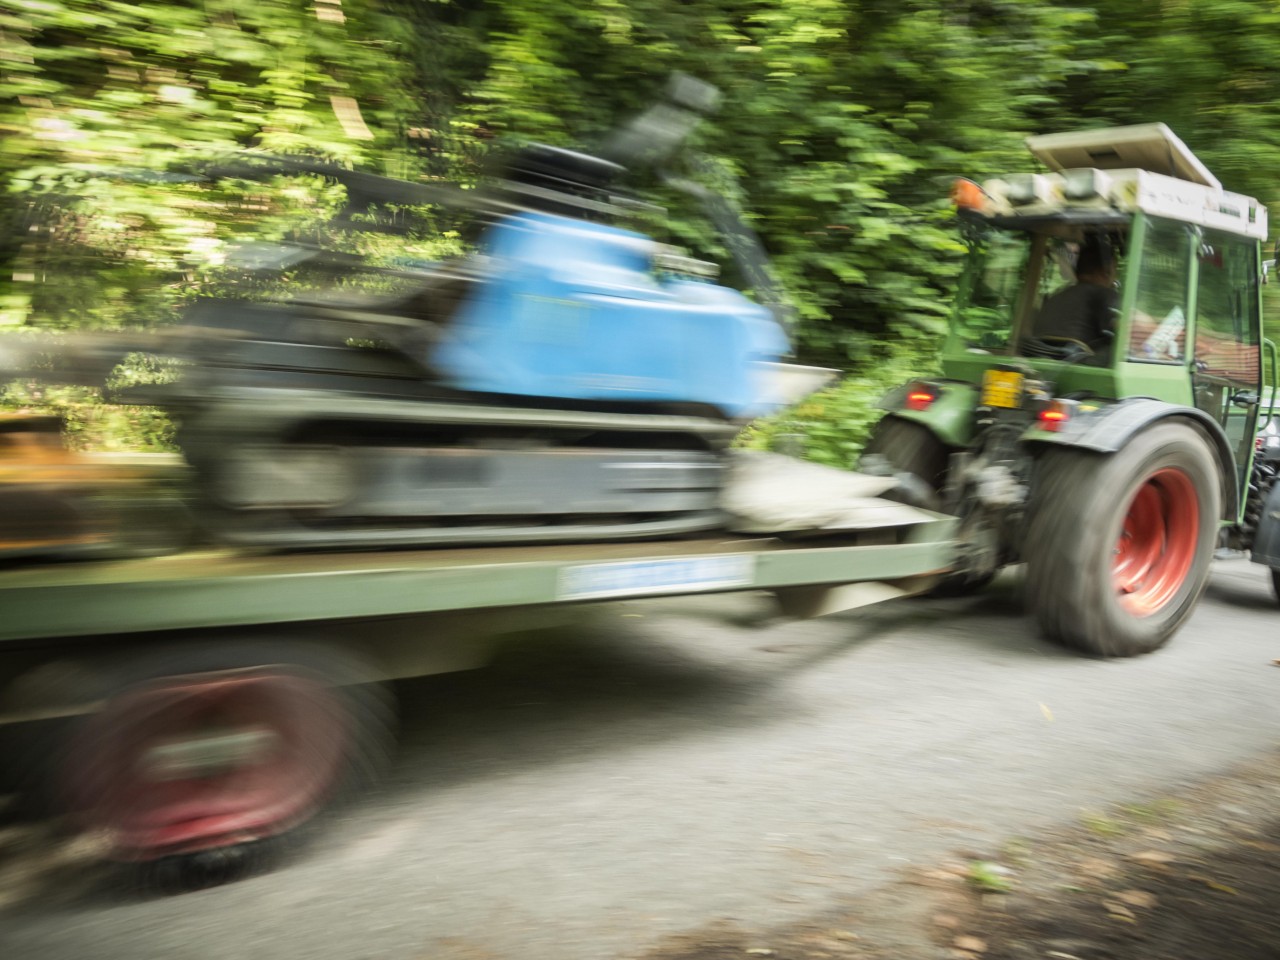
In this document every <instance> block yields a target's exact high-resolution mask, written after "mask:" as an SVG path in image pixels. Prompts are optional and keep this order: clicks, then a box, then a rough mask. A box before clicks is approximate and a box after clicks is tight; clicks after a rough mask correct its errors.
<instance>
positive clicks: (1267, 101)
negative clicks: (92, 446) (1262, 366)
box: [0, 0, 1280, 464]
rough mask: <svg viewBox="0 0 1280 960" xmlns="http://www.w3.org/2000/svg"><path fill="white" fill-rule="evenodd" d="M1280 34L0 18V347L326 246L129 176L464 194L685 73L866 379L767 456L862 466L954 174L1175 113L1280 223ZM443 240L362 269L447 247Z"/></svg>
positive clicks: (1225, 23) (757, 22) (762, 11)
mask: <svg viewBox="0 0 1280 960" xmlns="http://www.w3.org/2000/svg"><path fill="white" fill-rule="evenodd" d="M1278 27H1280V8H1277V7H1276V5H1275V4H1269V3H1265V4H1264V3H1257V2H1254V0H1204V2H1190V0H1168V2H1162V3H1150V2H1146V0H807V2H805V3H795V2H792V0H575V2H572V3H571V2H568V0H504V2H485V0H380V2H379V0H342V2H341V3H337V2H334V0H315V2H304V0H252V2H250V0H200V2H198V3H197V2H194V0H178V2H175V3H162V2H159V0H143V2H139V3H124V2H120V0H39V2H35V0H0V195H3V197H4V203H3V206H2V207H0V328H2V329H15V328H24V327H31V326H40V327H46V328H55V329H74V330H82V329H96V328H107V329H109V328H119V327H133V326H148V325H155V324H162V323H166V322H169V321H171V320H172V319H173V318H174V317H175V316H176V315H177V308H178V307H180V306H181V304H183V303H184V302H186V301H187V300H188V299H190V298H191V297H193V296H195V295H197V294H199V293H200V292H204V291H208V290H211V289H216V287H215V286H214V285H215V284H216V283H217V282H218V278H217V274H216V271H212V270H211V267H215V266H216V265H217V264H218V262H219V261H220V259H221V258H222V257H223V256H224V255H225V253H226V251H227V249H228V246H229V244H231V243H232V242H234V241H235V240H236V239H237V238H242V237H245V236H249V235H254V236H264V237H272V236H279V235H280V234H281V232H282V231H283V230H284V229H285V228H286V224H294V225H296V224H297V223H298V222H299V219H300V218H301V219H302V220H303V221H307V219H308V218H310V226H309V227H308V229H315V230H319V229H321V227H320V224H321V222H322V220H323V214H324V212H325V211H326V210H328V209H332V204H333V203H335V202H336V198H335V196H334V195H333V194H332V188H331V187H329V186H327V185H325V184H323V183H320V182H314V183H309V184H308V183H306V182H297V181H296V180H295V181H294V182H291V183H289V184H284V183H276V184H266V185H257V186H253V187H250V186H248V185H246V184H244V183H235V182H232V183H226V184H222V185H218V186H211V185H208V184H200V183H177V182H171V181H166V180H164V179H162V178H157V177H155V176H151V177H150V178H148V177H146V176H139V175H138V172H139V171H149V172H150V173H151V174H153V175H154V174H161V173H166V172H171V171H173V170H176V169H182V168H185V167H189V166H190V164H191V163H192V161H194V160H197V159H199V158H208V157H210V156H217V155H220V154H224V153H226V152H228V151H231V150H234V149H244V148H248V149H255V150H263V151H275V152H285V153H305V154H310V155H319V156H324V157H327V158H330V159H332V160H334V161H337V162H340V163H345V164H350V165H354V166H360V167H362V168H370V169H373V170H375V171H378V172H385V173H389V174H392V175H396V176H402V177H407V178H410V179H413V178H422V179H431V178H448V179H454V180H461V181H464V182H473V181H474V180H475V179H476V178H477V177H478V176H479V175H480V172H481V170H482V169H483V165H484V163H485V159H486V157H487V155H488V154H489V153H490V151H491V148H492V144H493V142H494V139H495V137H505V138H514V139H517V140H518V139H537V140H541V141H545V142H551V143H557V144H581V143H587V144H589V143H591V142H592V141H595V140H598V139H599V138H600V137H602V136H603V135H604V134H605V133H606V131H608V130H609V129H611V128H612V127H613V126H614V125H616V123H618V122H619V121H620V120H622V119H624V118H625V117H626V116H628V115H630V114H632V113H634V112H636V111H638V110H639V109H641V108H643V107H644V106H645V105H647V104H648V103H649V102H650V101H651V99H652V98H653V96H654V94H655V93H656V92H657V90H658V88H659V87H660V85H661V84H662V82H663V80H664V78H665V75H666V73H667V72H668V71H670V70H673V69H680V70H684V71H686V72H688V73H691V74H694V75H696V76H699V77H702V78H704V79H706V80H708V81H710V82H712V83H715V84H717V85H718V86H720V87H721V89H722V90H723V91H724V92H725V98H724V103H723V105H722V108H721V110H720V112H719V114H718V115H717V116H716V117H714V118H712V119H711V120H710V121H709V122H708V123H707V124H706V125H704V127H703V128H702V130H701V131H700V133H699V135H698V136H699V144H698V145H699V147H700V148H701V149H703V150H704V151H705V152H707V153H708V154H710V155H711V156H712V157H714V158H715V159H716V161H717V163H718V165H719V167H720V168H722V169H725V170H728V171H730V172H732V173H733V174H734V175H735V176H736V177H737V178H738V181H739V182H740V183H741V187H740V190H739V192H738V196H737V199H738V200H739V202H740V204H741V205H742V206H743V207H744V208H745V209H746V211H747V214H748V216H749V218H750V220H751V222H752V224H753V226H754V227H755V229H756V230H757V231H758V233H759V234H760V236H761V238H762V240H763V242H764V244H765V246H766V247H767V248H768V249H769V251H770V252H771V254H772V256H773V258H774V260H775V266H776V269H777V272H778V274H779V276H780V277H781V279H782V280H783V281H784V283H785V285H786V287H787V289H788V291H789V293H790V295H791V297H792V299H793V300H794V303H795V307H796V312H797V316H798V321H797V325H796V329H795V339H796V341H797V345H798V351H799V354H800V358H801V359H802V360H808V361H812V362H817V363H823V364H826V365H830V366H834V367H838V368H840V369H841V370H843V371H845V372H847V373H848V374H849V377H848V379H847V380H846V381H845V382H844V383H843V384H842V385H841V386H839V387H838V388H834V389H833V390H831V391H828V392H826V393H824V394H822V395H821V396H820V397H819V398H817V399H815V400H812V401H809V402H807V403H806V404H803V405H801V406H800V407H798V408H797V409H796V410H793V411H789V412H788V413H786V414H785V415H783V416H780V417H778V418H775V419H773V420H771V421H769V422H767V423H764V424H761V425H758V426H757V427H755V428H753V430H752V431H751V432H750V434H749V437H748V442H750V443H752V444H766V445H767V444H770V443H774V442H775V441H776V439H777V438H779V437H783V436H786V435H789V434H791V433H794V432H796V431H800V432H802V433H803V434H804V435H805V437H806V439H805V440H804V449H805V452H806V455H808V456H810V457H812V458H813V459H816V460H819V461H822V462H828V463H841V464H847V463H849V462H851V459H852V456H853V453H854V452H855V451H856V448H857V446H858V445H859V444H860V443H861V441H862V439H863V437H864V436H865V433H866V427H867V425H868V424H869V422H870V420H871V418H873V417H874V415H875V414H874V410H873V404H874V401H875V399H876V397H877V396H878V394H879V393H880V392H882V390H883V389H884V388H887V387H889V386H891V385H893V383H894V382H895V381H897V380H901V379H905V378H906V377H908V376H910V375H912V374H916V373H922V372H925V371H926V370H927V369H928V367H929V365H930V363H931V357H932V354H933V352H934V351H935V349H936V347H937V344H938V342H939V340H940V333H941V330H942V326H943V319H944V317H945V315H946V312H947V309H948V305H949V301H950V297H951V294H952V290H953V288H954V286H955V283H956V279H957V273H958V269H959V266H958V265H959V258H960V253H961V252H962V245H961V244H960V243H959V240H958V237H957V234H956V231H955V229H954V225H953V221H952V218H951V213H950V207H949V204H948V202H947V188H948V186H949V182H950V180H951V178H953V177H955V176H959V175H964V176H969V177H974V178H978V179H981V178H983V177H985V176H988V175H992V174H995V173H997V172H1002V171H1007V170H1009V169H1018V168H1024V167H1025V166H1026V155H1025V152H1024V151H1023V149H1022V143H1021V141H1022V139H1023V137H1024V136H1025V135H1027V134H1029V133H1034V132H1046V131H1049V130H1062V129H1073V128H1080V127H1084V126H1094V125H1102V124H1108V123H1128V122H1147V121H1152V120H1164V121H1166V122H1168V123H1169V124H1170V125H1171V126H1173V128H1174V129H1175V130H1176V131H1177V132H1178V133H1179V135H1180V136H1182V137H1183V139H1185V140H1186V141H1187V142H1188V143H1189V144H1190V145H1191V147H1192V148H1193V149H1195V150H1196V151H1197V152H1198V153H1199V154H1200V155H1202V156H1203V157H1204V158H1205V159H1206V161H1207V162H1208V163H1209V165H1210V166H1211V168H1213V169H1214V170H1215V171H1216V172H1218V174H1219V175H1220V176H1221V177H1222V179H1223V181H1224V182H1225V183H1226V184H1227V185H1228V186H1229V187H1230V188H1232V189H1237V190H1240V191H1242V192H1247V193H1252V194H1254V195H1257V196H1259V197H1261V198H1262V199H1264V200H1266V201H1271V202H1276V203H1280V194H1277V186H1276V185H1277V184H1278V183H1280V74H1277V73H1276V71H1275V69H1274V68H1275V63H1276V60H1277V57H1276V56H1275V55H1273V54H1272V52H1271V47H1272V45H1273V44H1276V43H1277V41H1276V39H1275V38H1276V37H1277V36H1280V30H1278V29H1277V28H1278ZM122 171H131V173H130V175H129V176H127V177H125V176H121V175H120V174H121V172H122ZM641 186H648V187H649V188H651V195H652V196H653V197H654V198H655V199H658V200H660V201H661V202H663V203H664V204H666V205H667V206H668V208H669V216H668V217H666V218H665V220H664V222H663V223H662V224H661V226H660V228H659V232H660V236H659V239H662V240H665V241H668V242H675V243H679V244H683V245H685V246H688V247H690V248H691V251H692V252H693V253H694V254H695V255H698V256H703V257H709V258H713V259H718V260H720V261H722V262H727V260H728V258H727V251H726V250H725V249H724V248H723V247H722V246H721V244H720V242H719V240H718V239H717V238H716V237H715V236H714V234H713V232H712V230H711V229H710V227H709V225H708V224H707V223H706V221H705V219H704V218H703V216H702V215H701V213H700V212H699V211H697V210H694V209H692V208H691V207H690V205H689V201H688V200H687V199H685V198H682V197H679V196H676V195H673V194H671V193H670V192H664V191H663V190H661V189H659V188H657V187H656V186H655V185H653V184H647V185H646V184H643V183H642V184H641ZM33 228H34V229H33ZM451 228H452V225H450V224H445V223H442V224H440V225H439V231H438V233H437V234H435V235H421V236H415V237H411V238H409V242H408V244H407V246H406V245H396V244H391V243H385V242H383V241H381V240H371V239H365V240H362V241H360V243H362V244H365V246H364V247H362V248H361V249H362V252H364V253H368V254H373V255H374V256H376V257H379V258H383V259H385V260H394V259H395V258H397V257H400V256H406V255H408V256H428V255H438V254H439V253H442V252H448V251H455V250H457V249H459V248H460V241H459V239H458V237H457V235H456V234H451V233H449V230H450V229H451ZM331 239H332V238H331ZM379 244H381V246H380V245H379ZM1274 289H1275V287H1269V288H1268V291H1267V300H1268V306H1271V305H1272V304H1271V301H1272V300H1274V295H1273V294H1272V292H1271V291H1272V290H1274ZM1276 307H1277V309H1275V310H1270V311H1269V312H1268V315H1269V316H1270V317H1272V318H1274V319H1272V320H1270V321H1269V329H1270V332H1271V335H1272V337H1273V339H1280V326H1277V324H1280V304H1276ZM5 397H6V398H7V399H3V400H2V401H0V402H3V403H4V404H7V405H8V406H15V405H18V404H20V403H27V402H29V401H30V398H26V399H24V398H22V397H19V396H18V395H17V394H15V393H14V391H13V390H10V391H9V393H8V394H6V395H5ZM43 402H46V403H49V404H53V405H55V406H56V405H57V403H61V402H62V401H55V400H54V399H53V398H52V396H51V395H50V396H45V397H44V399H43ZM67 403H70V401H67ZM76 403H77V404H88V405H89V406H92V404H93V400H92V398H91V396H88V395H86V396H85V397H83V398H82V399H81V400H77V401H76ZM66 409H68V410H71V409H72V407H70V406H68V407H66ZM75 409H76V410H80V411H81V412H78V413H75V417H78V418H79V419H77V420H76V422H78V423H85V424H88V423H91V422H93V423H97V422H106V421H105V420H102V418H104V417H106V416H107V415H106V414H105V413H102V414H101V415H99V414H98V413H93V415H92V416H90V415H89V414H88V413H85V412H84V410H88V407H84V408H83V409H82V408H81V407H76V408H75ZM95 418H98V419H95ZM113 422H114V421H113ZM95 429H96V428H95ZM114 429H115V427H110V428H105V427H104V430H106V432H107V433H110V432H111V430H114ZM119 429H120V430H121V431H122V432H123V433H122V436H123V434H127V433H128V432H129V431H131V430H136V432H137V438H136V442H137V443H140V444H152V443H163V434H164V431H163V430H162V429H153V427H152V426H150V425H149V424H148V423H141V422H138V423H135V422H134V421H127V422H125V423H124V424H123V425H121V426H120V428H119ZM86 430H87V431H88V433H92V430H88V428H86ZM86 435H87V433H86ZM107 442H115V441H113V440H108V441H107ZM121 442H124V441H123V440H122V441H121Z"/></svg>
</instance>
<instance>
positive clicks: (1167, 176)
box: [942, 123, 1267, 464]
mask: <svg viewBox="0 0 1280 960" xmlns="http://www.w3.org/2000/svg"><path fill="white" fill-rule="evenodd" d="M1027 146H1028V148H1029V149H1030V151H1031V153H1032V154H1033V155H1034V156H1035V157H1036V158H1037V159H1038V160H1039V161H1040V162H1041V163H1042V164H1044V166H1045V167H1047V168H1048V170H1049V172H1046V173H1026V174H1018V175H1014V176H1010V177H1006V178H1002V179H997V180H990V181H987V182H986V183H984V184H982V185H981V186H979V185H978V184H976V183H974V182H972V181H967V180H962V181H959V182H958V183H957V184H956V187H955V189H954V192H953V198H954V200H955V202H956V204H957V207H958V210H959V214H960V217H961V219H962V222H963V224H964V233H965V239H966V242H967V244H968V247H969V255H968V261H967V265H966V270H965V273H964V276H963V281H962V283H961V287H960V289H959V291H958V295H957V298H956V303H955V308H954V311H953V314H952V320H951V325H950V332H949V336H948V340H947V343H946V348H945V351H944V356H943V361H942V369H943V373H944V375H945V377H946V378H947V379H948V380H951V381H962V382H967V383H970V384H973V385H974V386H975V387H977V388H978V389H980V390H981V389H982V385H983V384H984V383H985V384H986V385H987V389H986V390H983V395H982V396H980V397H979V398H978V401H979V404H980V405H981V406H986V407H999V406H1003V405H1006V404H1013V405H1023V402H1024V401H1025V400H1027V399H1032V400H1034V399H1035V394H1036V391H1035V390H1031V391H1027V390H1021V389H1019V390H1011V389H1009V387H1010V385H1012V384H1017V385H1022V384H1024V383H1026V381H1027V380H1031V381H1038V382H1039V383H1040V384H1041V389H1040V393H1041V394H1045V395H1046V396H1043V397H1041V398H1040V399H1042V400H1045V399H1048V397H1052V398H1064V399H1067V400H1078V401H1084V402H1090V401H1104V402H1105V401H1114V400H1120V399H1124V398H1129V397H1152V398H1156V399H1159V400H1163V401H1166V402H1170V403H1177V404H1183V405H1186V406H1194V407H1196V408H1199V409H1200V410H1203V411H1204V412H1205V413H1207V414H1208V415H1209V416H1210V417H1211V418H1212V419H1213V420H1214V421H1216V422H1217V423H1219V424H1220V425H1221V426H1222V427H1223V428H1224V430H1225V431H1226V433H1227V434H1228V436H1229V438H1230V440H1231V444H1232V446H1233V447H1234V448H1236V450H1235V452H1236V454H1237V462H1238V463H1241V464H1244V463H1247V462H1248V447H1249V445H1250V443H1251V441H1252V438H1253V434H1254V430H1255V426H1254V425H1255V423H1256V419H1257V410H1258V397H1259V394H1260V386H1261V351H1260V343H1261V337H1260V327H1261V319H1260V299H1259V283H1260V280H1261V261H1260V253H1259V251H1260V245H1261V242H1262V241H1263V240H1264V239H1265V238H1266V235H1267V213H1266V208H1265V207H1263V206H1262V204H1260V203H1259V202H1258V201H1257V200H1254V199H1252V198H1250V197H1245V196H1241V195H1239V194H1235V193H1229V192H1227V191H1225V190H1223V188H1222V185H1221V184H1220V183H1219V182H1218V180H1217V178H1215V177H1214V176H1213V174H1212V173H1211V172H1210V171H1209V170H1208V169H1207V168H1206V167H1205V166H1204V164H1203V163H1201V162H1200V160H1199V159H1197V158H1196V156H1195V155H1194V154H1193V153H1192V152H1191V151H1190V150H1189V149H1188V148H1187V147H1186V145H1185V144H1183V142H1182V141H1181V140H1179V139H1178V138H1177V137H1176V136H1175V135H1174V134H1173V132H1172V131H1170V130H1169V128H1168V127H1166V126H1165V125H1164V124H1162V123H1156V124H1145V125H1141V126H1133V127H1121V128H1111V129H1103V130H1094V131H1085V132H1081V133H1064V134H1051V135H1047V136H1039V137H1032V138H1030V139H1029V140H1028V141H1027ZM1086 261H1087V266H1086ZM1099 265H1101V267H1102V269H1099ZM1024 377H1025V378H1026V380H1024V379H1023V378H1024Z"/></svg>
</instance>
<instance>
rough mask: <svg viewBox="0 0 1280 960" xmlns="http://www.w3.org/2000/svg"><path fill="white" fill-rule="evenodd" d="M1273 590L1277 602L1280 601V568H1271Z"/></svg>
mask: <svg viewBox="0 0 1280 960" xmlns="http://www.w3.org/2000/svg"><path fill="white" fill-rule="evenodd" d="M1271 592H1272V593H1274V594H1275V596H1276V603H1280V569H1277V568H1275V567H1272V568H1271Z"/></svg>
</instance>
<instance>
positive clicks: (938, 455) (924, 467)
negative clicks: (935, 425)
mask: <svg viewBox="0 0 1280 960" xmlns="http://www.w3.org/2000/svg"><path fill="white" fill-rule="evenodd" d="M872 454H876V455H879V456H881V457H884V458H885V459H886V460H887V461H889V464H890V465H891V466H892V467H893V469H894V470H897V471H899V472H901V473H909V474H912V475H913V476H916V477H919V478H920V479H921V480H922V481H923V482H924V483H925V485H927V486H928V488H929V489H930V490H931V491H932V492H933V494H934V499H933V502H932V504H928V503H921V504H918V505H919V506H922V507H928V508H929V509H932V510H940V509H941V507H942V500H941V498H940V497H938V495H937V494H938V492H939V491H940V490H941V489H942V485H943V483H944V482H945V481H946V474H947V460H948V451H947V448H946V447H945V446H944V445H943V443H942V441H941V440H939V439H938V438H937V437H936V436H935V435H934V433H933V431H932V430H929V429H928V428H927V427H923V426H921V425H920V424H918V423H912V422H911V421H910V420H903V419H901V418H899V417H885V418H884V419H883V420H881V421H880V422H879V423H878V424H876V427H875V431H874V432H873V433H872V434H871V439H870V440H868V441H867V445H866V446H865V447H864V448H863V450H862V455H863V456H864V457H866V456H871V455H872Z"/></svg>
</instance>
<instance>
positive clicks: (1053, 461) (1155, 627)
mask: <svg viewBox="0 0 1280 960" xmlns="http://www.w3.org/2000/svg"><path fill="white" fill-rule="evenodd" d="M1036 481H1037V484H1036V486H1037V489H1036V492H1035V497H1034V501H1033V503H1032V508H1031V518H1030V521H1029V523H1028V526H1027V531H1026V541H1025V545H1024V549H1023V556H1024V558H1025V559H1026V561H1027V580H1026V589H1027V598H1028V604H1029V606H1030V608H1031V609H1032V610H1034V612H1035V615H1036V618H1037V620H1038V621H1039V623H1040V626H1041V629H1042V630H1043V631H1044V632H1045V633H1046V634H1047V635H1048V636H1049V638H1050V639H1053V640H1056V641H1058V642H1060V643H1063V644H1066V645H1068V646H1072V647H1076V648H1078V649H1081V650H1085V651H1087V652H1089V653H1093V654H1097V655H1099V656H1104V657H1127V656H1134V655H1136V654H1142V653H1148V652H1150V651H1152V650H1155V649H1157V648H1158V647H1160V646H1162V645H1163V644H1164V643H1165V642H1167V641H1168V640H1169V638H1170V637H1172V636H1173V634H1174V633H1175V632H1176V631H1177V629H1178V628H1179V627H1180V626H1181V625H1182V623H1183V621H1184V620H1186V618H1187V617H1188V616H1190V614H1191V611H1192V610H1193V609H1194V608H1195V605H1196V601H1197V600H1199V598H1200V593H1201V591H1202V590H1203V589H1204V585H1205V582H1206V580H1207V579H1208V575H1209V563H1210V561H1211V560H1212V558H1213V551H1214V547H1215V545H1216V542H1217V533H1218V520H1219V517H1220V516H1221V506H1220V504H1221V481H1220V478H1219V468H1218V464H1217V460H1216V458H1215V457H1214V455H1213V453H1212V452H1211V451H1210V449H1209V446H1208V444H1207V443H1206V441H1205V440H1204V439H1203V437H1202V436H1201V434H1200V433H1199V432H1198V431H1197V430H1196V429H1195V428H1194V427H1191V426H1190V425H1187V424H1183V423H1171V422H1166V423H1161V424H1157V425H1156V426H1154V427H1151V428H1150V429H1148V430H1146V431H1144V432H1142V433H1140V434H1138V435H1137V436H1136V437H1135V438H1134V439H1133V440H1132V441H1131V442H1130V443H1129V444H1128V445H1127V446H1126V447H1124V448H1123V449H1121V450H1120V451H1118V452H1117V453H1115V454H1113V455H1110V456H1107V455H1102V454H1097V453H1092V452H1085V451H1078V450H1070V449H1049V450H1047V451H1045V453H1044V454H1043V455H1042V456H1041V457H1040V459H1039V461H1038V463H1037V465H1036Z"/></svg>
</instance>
